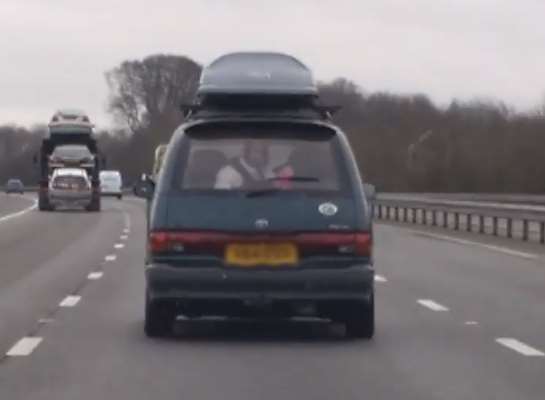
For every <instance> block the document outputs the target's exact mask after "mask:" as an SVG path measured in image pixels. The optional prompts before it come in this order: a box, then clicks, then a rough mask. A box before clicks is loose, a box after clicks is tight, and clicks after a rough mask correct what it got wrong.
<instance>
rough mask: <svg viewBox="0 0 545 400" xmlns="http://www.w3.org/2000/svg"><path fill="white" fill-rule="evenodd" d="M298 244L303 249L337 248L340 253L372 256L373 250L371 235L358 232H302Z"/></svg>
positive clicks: (311, 250)
mask: <svg viewBox="0 0 545 400" xmlns="http://www.w3.org/2000/svg"><path fill="white" fill-rule="evenodd" d="M297 244H298V245H299V247H300V248H301V249H302V250H306V251H309V252H323V251H327V250H333V249H334V250H336V252H338V253H344V254H354V255H357V256H361V257H370V256H371V250H372V240H371V235H370V234H369V233H367V232H357V233H340V232H339V233H336V232H335V233H333V232H332V233H302V234H300V235H297Z"/></svg>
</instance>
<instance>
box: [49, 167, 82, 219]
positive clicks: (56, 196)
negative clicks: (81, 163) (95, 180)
mask: <svg viewBox="0 0 545 400" xmlns="http://www.w3.org/2000/svg"><path fill="white" fill-rule="evenodd" d="M91 199H92V189H91V181H90V180H89V177H88V175H87V172H86V171H85V170H84V169H81V168H59V169H56V170H55V171H54V172H53V176H52V177H51V180H50V184H49V202H50V204H51V206H52V207H53V208H57V207H64V206H68V207H84V208H85V209H87V208H88V207H89V205H90V204H91Z"/></svg>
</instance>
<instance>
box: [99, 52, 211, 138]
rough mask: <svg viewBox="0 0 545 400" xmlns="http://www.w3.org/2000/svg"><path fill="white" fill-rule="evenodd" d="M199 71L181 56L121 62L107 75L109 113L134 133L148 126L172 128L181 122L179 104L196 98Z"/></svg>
mask: <svg viewBox="0 0 545 400" xmlns="http://www.w3.org/2000/svg"><path fill="white" fill-rule="evenodd" d="M200 71H201V67H200V65H199V64H197V63H196V62H194V61H193V60H191V59H189V58H187V57H183V56H174V55H153V56H149V57H146V58H144V59H143V60H132V61H124V62H123V63H122V64H121V65H119V66H118V67H116V68H114V69H112V70H110V71H109V72H107V73H106V81H107V83H108V86H109V88H110V101H109V110H110V112H111V113H112V114H113V115H114V116H115V117H116V118H117V120H118V121H121V122H123V124H124V125H126V126H127V127H128V128H129V129H130V130H131V132H133V133H137V132H138V131H139V130H141V129H143V128H144V129H145V128H150V127H152V128H154V129H168V128H170V129H173V128H174V127H175V126H176V125H177V124H179V123H180V122H181V120H182V115H181V113H180V112H179V105H180V103H181V102H188V101H190V100H191V99H193V97H194V95H195V91H196V89H197V86H198V79H199V76H200ZM170 133H172V132H168V134H170Z"/></svg>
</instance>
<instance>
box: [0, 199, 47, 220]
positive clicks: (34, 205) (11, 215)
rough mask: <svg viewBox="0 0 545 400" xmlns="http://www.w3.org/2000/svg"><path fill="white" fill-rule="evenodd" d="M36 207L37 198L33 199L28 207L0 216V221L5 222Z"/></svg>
mask: <svg viewBox="0 0 545 400" xmlns="http://www.w3.org/2000/svg"><path fill="white" fill-rule="evenodd" d="M36 207H38V200H34V203H33V204H32V205H31V206H30V207H27V208H25V209H24V210H21V211H18V212H16V213H13V214H8V215H4V216H3V217H0V222H6V221H9V220H10V219H13V218H17V217H20V216H21V215H25V214H26V213H28V212H30V211H32V210H34V209H36Z"/></svg>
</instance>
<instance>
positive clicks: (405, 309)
mask: <svg viewBox="0 0 545 400" xmlns="http://www.w3.org/2000/svg"><path fill="white" fill-rule="evenodd" d="M0 196H2V195H0ZM4 199H5V198H4V197H0V218H1V216H2V215H4V216H5V215H9V214H10V213H13V212H17V211H20V209H24V208H25V207H29V206H31V205H32V202H31V201H27V203H25V204H24V205H23V204H22V208H20V209H17V208H15V209H13V208H10V209H7V206H6V207H4V205H5V204H6V203H5V202H4ZM3 207H4V208H3ZM10 207H12V206H10ZM143 210H144V205H143V203H142V202H140V201H139V200H136V199H128V200H125V201H116V200H106V201H105V203H104V211H103V212H102V213H100V214H91V213H80V212H64V213H39V212H37V211H35V210H31V211H29V212H26V213H24V214H22V215H18V216H16V217H14V218H9V219H7V220H4V221H2V220H0V354H1V355H0V357H2V355H4V354H6V353H9V354H11V355H9V356H8V355H6V356H3V357H2V358H1V361H0V399H29V400H30V399H40V400H60V399H81V400H91V399H92V400H96V399H118V400H119V399H131V400H133V399H135V400H139V399H142V400H143V399H150V398H158V399H159V398H160V399H180V398H183V399H236V400H246V399H264V400H267V399H274V400H278V399H280V398H282V399H313V400H315V399H324V400H325V399H327V400H331V399H358V400H361V399H365V398H369V399H400V398H403V399H414V400H417V399H418V400H421V399H441V400H443V399H453V400H454V399H456V400H459V399H480V400H484V399H494V400H497V399H540V400H542V399H543V398H545V380H544V379H543V377H544V376H545V356H544V354H543V353H542V352H543V351H545V265H544V259H545V256H544V253H543V250H542V248H541V247H539V246H538V245H530V244H524V245H522V244H519V243H517V242H514V241H505V240H501V239H491V238H488V237H481V236H474V235H471V236H468V235H467V234H456V235H457V236H456V237H454V236H453V235H454V234H453V233H452V232H447V231H439V230H436V231H431V230H426V231H424V230H423V229H424V228H422V227H420V228H418V229H421V231H413V230H411V229H413V228H414V227H411V226H407V227H400V226H394V225H377V227H376V267H377V271H378V274H379V275H380V276H379V281H378V282H377V299H376V302H377V324H378V330H377V336H376V338H375V339H374V340H373V341H370V342H366V341H357V340H344V339H343V336H342V334H343V327H342V326H337V325H333V326H331V325H328V324H323V323H319V322H315V321H312V322H309V321H305V322H300V321H297V322H290V323H271V322H269V323H264V322H263V323H240V322H202V323H199V324H196V325H192V326H190V327H188V326H187V324H186V323H184V322H183V321H180V322H179V324H178V326H177V332H178V335H176V337H175V338H173V339H168V340H166V339H165V340H158V339H157V340H151V339H147V338H146V337H145V336H144V333H143V329H142V319H143V308H144V296H143V295H144V290H143V289H144V279H143V256H144V239H145V238H144V226H145V223H144V217H143ZM460 235H463V236H460ZM484 241H486V242H484ZM61 304H62V305H61Z"/></svg>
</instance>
